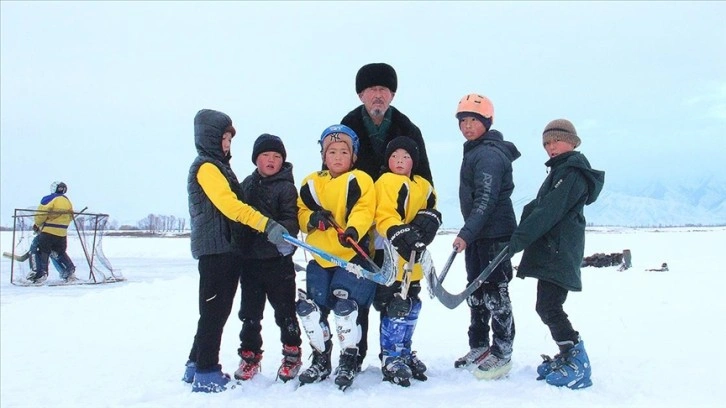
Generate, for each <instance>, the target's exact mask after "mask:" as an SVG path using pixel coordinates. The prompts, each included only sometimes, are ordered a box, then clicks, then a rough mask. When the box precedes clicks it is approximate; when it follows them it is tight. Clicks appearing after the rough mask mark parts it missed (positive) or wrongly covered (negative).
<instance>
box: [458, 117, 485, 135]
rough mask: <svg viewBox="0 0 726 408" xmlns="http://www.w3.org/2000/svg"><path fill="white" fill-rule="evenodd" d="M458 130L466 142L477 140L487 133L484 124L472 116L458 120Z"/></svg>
mask: <svg viewBox="0 0 726 408" xmlns="http://www.w3.org/2000/svg"><path fill="white" fill-rule="evenodd" d="M459 130H461V134H462V135H464V137H465V138H466V140H476V139H479V138H480V137H482V135H483V134H484V133H486V131H487V129H486V127H484V123H482V122H481V121H480V120H479V119H477V118H475V117H473V116H466V117H463V118H461V119H459Z"/></svg>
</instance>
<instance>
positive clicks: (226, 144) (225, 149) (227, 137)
mask: <svg viewBox="0 0 726 408" xmlns="http://www.w3.org/2000/svg"><path fill="white" fill-rule="evenodd" d="M231 147H232V133H230V132H227V133H225V134H223V135H222V153H224V155H225V156H227V155H229V149H230V148H231Z"/></svg>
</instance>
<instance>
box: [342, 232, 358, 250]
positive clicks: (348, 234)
mask: <svg viewBox="0 0 726 408" xmlns="http://www.w3.org/2000/svg"><path fill="white" fill-rule="evenodd" d="M348 238H351V239H352V240H353V241H354V242H355V243H358V231H356V230H355V228H353V227H348V228H346V230H345V231H344V232H343V233H342V234H338V241H340V245H343V246H344V247H346V248H353V244H352V243H351V242H350V240H349V239H348Z"/></svg>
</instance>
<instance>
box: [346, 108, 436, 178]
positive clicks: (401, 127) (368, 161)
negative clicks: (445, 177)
mask: <svg viewBox="0 0 726 408" xmlns="http://www.w3.org/2000/svg"><path fill="white" fill-rule="evenodd" d="M388 109H390V110H391V127H390V128H389V129H388V134H387V135H386V140H385V142H384V143H383V146H386V145H388V142H390V141H391V140H393V139H394V138H396V137H398V136H407V137H410V138H411V139H413V140H414V141H415V142H416V143H417V144H418V151H419V161H418V166H417V168H416V171H414V174H418V175H419V176H421V177H423V178H425V179H426V180H428V181H429V182H430V183H431V184H433V183H434V182H433V179H432V177H431V168H430V166H429V157H428V155H427V154H426V145H425V144H424V140H423V136H421V130H420V129H419V128H418V126H416V125H414V124H413V122H411V120H410V119H409V118H408V116H406V115H404V114H403V113H401V112H400V111H399V110H398V109H396V108H394V107H393V106H389V107H388ZM364 111H365V106H364V105H360V106H358V107H357V108H355V109H353V110H352V111H350V112H348V114H347V115H345V117H344V118H343V120H342V121H341V122H340V123H341V124H343V125H345V126H348V127H349V128H351V129H353V131H355V133H356V134H357V135H358V139H359V140H360V149H359V150H358V160H357V161H356V162H355V168H357V169H360V170H363V171H364V172H366V173H367V174H368V175H369V176H371V178H372V179H373V181H376V180H378V177H380V176H381V174H383V173H384V166H387V165H388V161H387V160H386V158H385V157H383V156H384V153H385V152H383V151H382V152H380V153H379V152H376V151H375V149H373V144H372V143H371V139H370V135H368V131H367V130H366V127H365V124H364V123H363V112H364Z"/></svg>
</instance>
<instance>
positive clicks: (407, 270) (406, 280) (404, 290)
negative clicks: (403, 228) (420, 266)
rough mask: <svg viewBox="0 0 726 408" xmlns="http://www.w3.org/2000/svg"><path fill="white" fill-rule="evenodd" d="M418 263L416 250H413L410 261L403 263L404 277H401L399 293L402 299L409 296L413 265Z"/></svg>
mask: <svg viewBox="0 0 726 408" xmlns="http://www.w3.org/2000/svg"><path fill="white" fill-rule="evenodd" d="M415 263H416V251H411V257H410V258H409V259H408V262H406V263H405V264H403V278H402V279H401V292H400V293H398V295H400V296H401V299H403V300H406V297H408V287H409V286H411V273H412V272H413V265H414V264H415Z"/></svg>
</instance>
